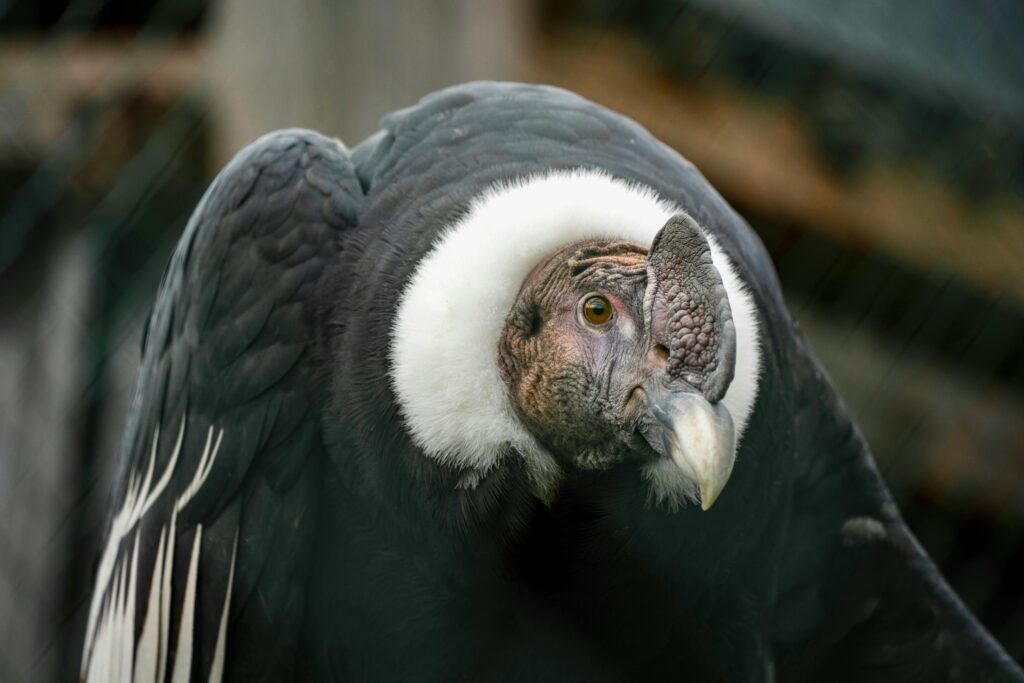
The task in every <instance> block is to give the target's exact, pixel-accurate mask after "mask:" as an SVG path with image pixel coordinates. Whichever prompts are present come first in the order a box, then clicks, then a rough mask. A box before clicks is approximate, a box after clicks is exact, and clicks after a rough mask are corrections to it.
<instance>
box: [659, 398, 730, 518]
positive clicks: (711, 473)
mask: <svg viewBox="0 0 1024 683" xmlns="http://www.w3.org/2000/svg"><path fill="white" fill-rule="evenodd" d="M643 391H644V396H645V402H646V406H647V411H648V414H649V416H650V417H651V418H653V419H648V420H645V421H644V423H645V424H644V426H643V427H641V434H642V435H643V437H644V439H645V440H646V441H647V442H648V443H649V444H650V445H651V447H652V448H653V449H654V450H655V451H657V452H658V453H660V454H661V455H662V456H665V457H669V458H672V460H673V462H675V464H676V465H677V466H678V467H679V469H681V470H682V471H683V473H684V474H686V476H687V477H689V478H690V479H691V480H692V481H693V482H694V483H695V484H696V485H697V489H698V490H699V491H700V505H701V508H702V509H704V510H707V509H709V508H710V507H711V506H712V505H714V503H715V501H716V500H717V499H718V495H719V494H720V493H721V492H722V489H723V488H725V484H726V482H728V481H729V475H730V474H732V466H733V463H734V462H735V461H736V432H735V429H734V428H733V424H732V416H731V415H730V414H729V411H728V410H727V409H726V407H725V406H724V405H722V403H721V402H717V401H716V402H715V403H710V402H708V400H707V399H705V398H704V396H703V395H701V393H700V392H699V391H697V390H696V389H694V388H693V387H690V386H689V385H686V386H684V387H681V388H677V389H673V390H669V389H666V388H665V387H664V386H663V384H662V383H661V382H648V383H647V385H646V386H644V387H643Z"/></svg>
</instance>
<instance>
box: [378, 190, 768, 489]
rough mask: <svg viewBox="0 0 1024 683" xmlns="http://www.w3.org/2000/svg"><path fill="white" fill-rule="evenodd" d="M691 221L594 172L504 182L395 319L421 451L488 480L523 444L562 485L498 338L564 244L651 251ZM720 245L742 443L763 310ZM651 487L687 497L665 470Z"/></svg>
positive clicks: (533, 464) (409, 420)
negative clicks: (523, 417)
mask: <svg viewBox="0 0 1024 683" xmlns="http://www.w3.org/2000/svg"><path fill="white" fill-rule="evenodd" d="M679 213H683V211H682V210H681V209H680V208H679V207H677V206H674V205H672V204H670V203H668V202H665V201H663V200H662V199H660V198H659V197H658V195H657V194H656V193H655V192H654V191H653V190H651V189H650V188H647V187H643V186H640V185H636V184H630V183H626V182H623V181H621V180H616V179H614V178H612V177H611V176H609V175H608V174H606V173H603V172H599V171H592V170H576V171H569V172H566V171H559V172H554V173H549V174H546V175H541V176H535V177H530V178H526V179H522V180H519V181H515V182H512V183H507V184H502V185H498V186H496V187H494V188H492V189H490V190H488V191H486V192H484V193H483V194H482V195H480V197H478V198H477V199H476V200H475V201H473V202H472V204H471V205H470V207H469V210H468V211H467V213H466V214H465V216H464V217H463V218H462V219H460V220H459V221H458V222H457V223H455V224H454V225H453V226H451V227H450V228H449V229H448V230H446V231H445V232H444V234H443V235H442V236H441V237H440V238H439V240H438V241H437V243H436V244H435V246H434V248H433V249H432V250H431V251H430V253H428V254H427V255H426V256H425V257H424V258H423V259H422V261H420V264H419V266H418V267H417V269H416V272H415V273H414V275H413V277H412V279H411V281H410V282H409V285H408V286H407V287H406V289H405V291H404V292H403V293H402V297H401V301H400V303H399V308H398V314H397V316H396V318H395V328H394V331H393V332H394V333H393V342H392V346H391V350H390V352H391V361H392V377H391V379H392V383H393V385H394V388H395V392H396V394H397V396H398V401H399V405H400V408H401V412H402V416H403V418H404V419H405V422H406V424H407V426H408V428H409V431H410V432H411V434H412V437H413V440H414V441H415V442H416V444H417V445H419V446H420V447H421V448H422V449H423V450H424V451H425V452H426V454H427V455H428V456H430V457H432V458H434V459H436V460H438V461H440V462H443V463H448V464H452V465H456V466H460V467H466V468H471V469H475V470H477V471H480V472H486V471H487V470H488V469H490V468H491V467H492V466H493V465H494V464H495V461H496V459H497V458H498V457H499V455H500V454H501V453H502V452H504V450H505V447H507V446H512V447H514V448H515V449H516V450H517V451H518V452H519V453H521V454H522V455H523V457H525V458H526V459H527V462H528V464H529V466H530V468H531V470H532V471H533V472H534V475H535V478H538V479H543V478H546V477H550V476H552V471H553V470H554V469H555V467H556V466H555V465H554V463H553V460H552V459H551V457H550V455H548V454H547V453H545V452H544V450H543V448H542V447H541V446H540V445H539V444H538V443H537V442H536V440H535V439H534V438H533V437H532V436H531V435H530V434H529V433H528V432H527V431H526V429H525V428H524V427H523V425H522V424H521V422H520V421H519V419H518V418H517V417H516V415H515V413H514V411H513V409H512V405H511V402H510V401H509V398H508V394H507V390H506V387H505V383H504V382H503V381H502V379H501V375H500V374H499V370H498V364H497V353H498V351H497V350H498V341H499V339H500V336H501V331H502V329H503V327H504V324H505V317H506V315H507V314H508V312H509V310H511V308H512V304H513V303H514V301H515V297H516V295H517V293H518V292H519V288H520V286H521V285H522V283H523V280H525V278H526V276H527V275H528V274H529V272H530V270H531V269H532V268H533V267H534V266H535V265H536V264H537V263H539V262H540V261H541V259H543V258H544V257H545V256H548V255H549V254H552V253H553V252H555V251H556V250H557V249H559V248H560V247H562V246H564V245H567V244H571V243H573V242H578V241H582V240H585V239H622V240H627V241H630V242H634V243H637V244H642V245H644V246H650V244H651V242H652V241H653V239H654V237H655V235H657V233H658V231H659V230H660V229H661V228H662V227H663V226H664V225H665V222H666V221H667V220H668V219H669V218H670V217H671V216H673V215H676V214H679ZM709 237H710V236H709ZM709 242H710V244H711V253H712V258H713V260H714V263H715V266H716V267H717V268H718V270H719V272H720V273H721V276H722V281H723V283H724V285H725V288H726V291H727V292H728V295H729V303H730V305H731V307H732V315H733V320H734V323H735V325H736V335H737V349H736V353H737V363H736V378H735V379H734V380H733V382H732V384H731V385H730V387H729V390H728V392H727V393H726V396H725V399H724V402H725V405H726V407H727V408H729V411H730V413H732V417H733V422H734V424H735V426H736V434H737V440H738V439H739V437H740V436H741V435H742V433H743V429H744V427H745V426H746V423H747V420H748V419H749V416H750V411H751V409H752V407H753V404H754V398H755V397H756V395H757V385H758V375H759V372H760V346H759V343H758V329H757V315H756V308H755V305H754V302H753V298H752V297H751V296H750V293H749V292H748V291H747V290H746V288H745V287H744V285H743V281H742V280H741V279H740V277H739V276H738V275H737V273H736V271H735V269H734V268H733V266H732V264H731V263H729V260H728V258H727V257H726V256H725V255H724V253H723V252H722V250H721V248H720V247H719V246H718V244H717V242H715V241H714V240H713V239H709ZM538 473H540V474H538ZM650 479H651V480H652V482H657V485H658V487H659V489H661V490H660V491H659V493H658V495H657V496H656V497H659V498H660V497H662V496H663V495H667V494H666V491H667V490H668V489H672V488H676V487H675V486H674V485H671V484H670V482H671V481H675V480H676V479H677V478H672V477H666V476H665V474H664V473H662V474H661V475H656V473H651V477H650ZM683 495H684V497H685V493H683Z"/></svg>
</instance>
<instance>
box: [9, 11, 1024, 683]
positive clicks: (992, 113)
mask: <svg viewBox="0 0 1024 683" xmlns="http://www.w3.org/2000/svg"><path fill="white" fill-rule="evenodd" d="M291 4H292V3H282V2H277V1H276V0H223V1H222V2H217V3H205V2H200V1H199V0H178V1H175V0H163V1H142V2H139V1H128V0H123V1H122V0H115V1H111V2H104V1H102V0H78V1H72V2H67V1H63V0H62V1H57V0H47V1H43V2H40V1H39V0H35V1H32V0H0V681H3V682H6V681H12V682H15V683H20V682H21V681H45V680H71V679H74V678H75V677H76V675H77V667H78V656H79V655H78V650H79V648H80V644H81V639H82V631H83V622H84V618H85V616H86V614H85V613H86V610H87V607H88V602H87V598H88V591H89V580H90V575H91V568H92V563H93V560H94V557H95V554H96V547H97V544H98V542H99V539H100V535H101V533H102V526H103V522H104V515H105V513H106V506H107V503H108V497H109V490H110V485H111V476H112V471H113V467H114V463H115V460H116V455H117V452H118V445H119V441H120V434H121V430H122V428H123V422H124V417H125V413H126V411H127V410H128V406H129V404H130V401H131V396H132V391H133V383H134V374H135V371H136V370H135V369H136V367H137V362H138V345H139V335H140V331H141V325H142V321H143V319H144V316H145V314H146V312H147V310H148V307H149V305H150V302H151V300H152V298H153V295H154V291H155V287H156V284H157V281H158V279H159V276H160V273H161V271H162V268H163V265H164V263H165V261H166V259H167V257H168V255H169V253H170V250H171V249H172V248H173V245H174V243H175V241H176V239H177V236H178V235H179V234H180V232H181V230H182V228H183V227H184V224H185V221H186V220H187V217H188V216H189V214H190V213H191V211H192V208H193V207H194V205H195V203H196V201H197V200H198V198H199V196H200V194H201V193H202V191H203V190H204V188H205V186H206V185H207V184H208V183H209V181H210V179H211V178H212V176H213V174H214V173H216V171H217V169H219V168H220V167H221V166H222V165H223V164H224V163H225V162H226V161H227V160H228V159H229V158H230V157H231V155H232V154H234V152H235V151H237V150H238V149H239V148H240V147H241V146H242V145H244V144H246V143H247V142H249V141H251V140H252V139H254V138H256V137H257V136H259V135H260V134H262V133H264V132H267V131H269V130H272V129H274V128H279V127H284V126H295V125H301V126H308V127H313V128H316V129H319V130H320V131H322V132H324V133H326V134H329V135H336V136H339V137H341V138H342V139H344V140H345V141H346V142H348V143H350V144H354V143H356V142H358V140H360V139H361V138H362V137H364V136H365V135H368V134H370V133H371V132H373V131H374V130H375V129H376V125H377V120H378V119H379V117H380V116H381V115H383V114H384V113H386V112H388V111H390V110H392V109H396V108H399V107H402V106H406V105H408V104H411V103H413V102H415V101H416V100H417V99H418V98H419V97H420V96H422V95H423V94H426V93H427V92H430V91H431V90H434V89H436V88H439V87H443V86H445V85H450V84H452V83H456V82H460V81H464V80H470V79H478V78H495V79H510V80H526V81H536V82H546V83H552V84H555V85H561V86H564V87H567V88H570V89H572V90H575V91H577V92H579V93H581V94H582V95H584V96H586V97H589V98H591V99H593V100H595V101H597V102H600V103H602V104H604V105H606V106H609V107H611V108H613V109H616V110H619V111H621V112H623V113H625V114H627V115H629V116H631V117H633V118H635V119H636V120H638V121H639V122H641V123H642V124H643V125H645V126H647V127H648V128H650V129H651V131H652V132H653V133H654V134H655V135H657V136H658V137H660V138H661V139H663V140H664V141H665V142H667V143H668V144H670V145H672V146H673V147H675V148H676V149H678V150H679V151H680V152H681V153H682V154H684V155H685V156H687V157H688V158H690V159H691V160H692V161H693V162H694V163H696V164H697V166H698V167H699V168H700V169H701V170H702V171H703V172H704V174H705V175H707V176H708V178H709V179H710V180H711V182H712V183H713V184H714V185H715V186H716V187H718V189H719V190H720V191H721V192H722V193H723V194H724V195H725V196H726V198H727V199H728V200H729V201H730V202H731V203H732V204H733V205H734V206H736V207H737V208H738V209H739V210H740V211H741V212H742V213H743V214H744V215H745V216H746V217H747V219H748V220H749V221H750V222H751V224H752V225H753V227H754V228H755V230H757V231H758V233H759V234H760V235H761V238H762V239H763V240H764V242H765V244H766V245H767V247H768V249H769V250H770V252H771V254H772V256H773V258H774V259H775V263H776V266H777V268H778V271H779V275H780V278H781V280H782V283H783V287H784V288H785V293H786V296H787V299H788V301H789V304H790V308H791V310H792V311H793V314H794V316H795V317H796V318H797V320H798V321H799V322H800V324H801V326H802V327H803V328H804V330H805V331H806V333H807V334H808V336H809V337H810V339H811V340H812V342H813V343H814V345H815V347H816V349H817V351H818V353H819V354H820V356H821V357H822V359H823V360H824V362H825V364H826V366H827V367H828V368H829V371H830V372H831V373H832V375H833V377H834V379H835V382H836V384H837V385H838V386H839V388H840V391H841V393H842V394H843V396H844V397H845V399H846V401H847V404H848V406H849V408H850V410H851V411H852V413H853V414H854V416H855V418H856V420H857V422H858V424H859V425H860V427H861V428H862V430H863V431H864V432H865V434H866V436H867V438H868V441H869V442H870V443H871V445H872V448H873V449H874V453H875V455H876V457H877V459H878V461H879V465H880V467H881V469H882V470H883V472H884V474H885V477H886V479H887V481H888V482H889V485H890V487H891V488H892V489H893V492H894V493H895V495H896V496H897V498H898V500H899V501H900V503H901V506H902V509H903V511H904V513H905V515H906V517H907V520H908V522H909V523H910V525H911V527H912V528H913V529H914V531H915V532H916V533H917V534H918V536H919V537H920V539H921V541H922V543H923V544H924V545H925V547H926V548H927V549H928V551H929V552H930V553H931V554H932V556H933V557H934V558H935V559H936V561H937V562H938V563H939V565H940V566H941V568H942V570H943V572H944V573H945V574H946V576H947V577H948V578H949V580H950V581H951V583H952V584H953V585H954V587H955V588H956V589H957V591H958V592H959V593H960V594H961V595H962V596H963V598H964V600H965V601H966V603H967V604H968V605H969V606H970V607H971V609H973V610H974V611H975V612H976V613H977V614H978V615H979V616H980V618H981V619H982V621H983V622H984V623H985V624H986V626H988V628H989V629H991V630H992V632H993V633H994V634H995V635H996V637H997V638H998V639H999V640H1001V641H1002V642H1003V644H1004V645H1005V646H1006V647H1007V649H1008V650H1009V651H1010V653H1011V655H1013V656H1014V657H1016V658H1017V659H1018V661H1020V660H1022V659H1024V578H1022V577H1024V360H1022V357H1024V265H1022V264H1024V4H1022V3H1021V2H1019V1H1016V0H960V1H957V0H941V1H940V0H936V1H935V2H911V3H882V2H878V3H874V2H872V3H864V2H855V1H853V0H850V1H847V2H839V1H834V0H833V1H819V0H717V1H712V0H632V1H626V2H623V1H615V0H557V1H551V2H540V1H536V0H534V1H530V0H436V1H433V2H423V1H420V0H348V1H345V2H331V1H329V0H309V1H307V2H304V3H302V4H301V7H292V6H291Z"/></svg>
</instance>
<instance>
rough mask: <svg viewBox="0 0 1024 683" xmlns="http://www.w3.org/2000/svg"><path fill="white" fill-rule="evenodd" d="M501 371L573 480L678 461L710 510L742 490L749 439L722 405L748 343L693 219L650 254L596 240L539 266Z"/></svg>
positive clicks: (530, 423) (514, 320) (511, 322)
mask: <svg viewBox="0 0 1024 683" xmlns="http://www.w3.org/2000/svg"><path fill="white" fill-rule="evenodd" d="M593 297H601V299H600V301H601V303H602V305H601V306H599V307H598V310H599V311H600V313H601V315H599V316H597V317H596V319H595V317H594V316H592V315H588V313H593V312H594V311H593V310H591V309H590V307H588V305H587V303H588V301H591V300H593ZM608 308H610V309H611V311H612V315H611V316H610V317H608V316H606V315H605V314H606V313H607V309H608ZM498 362H499V366H500V367H501V371H502V375H503V378H504V380H505V382H506V384H507V385H508V388H509V394H510V397H511V399H512V404H513V406H515V410H516V411H517V412H518V413H519V417H520V419H522V420H523V423H524V425H525V426H526V428H527V429H528V430H530V432H531V433H532V434H533V435H534V436H535V437H536V438H537V439H538V440H539V441H540V442H541V444H542V445H543V446H544V447H545V448H546V449H547V450H548V451H549V452H551V454H552V455H553V456H554V457H555V458H556V459H557V460H558V461H559V462H560V463H561V464H562V466H563V467H578V468H582V469H599V468H607V467H610V466H611V465H613V464H615V463H616V462H620V461H628V460H633V461H637V462H651V461H652V460H653V459H655V458H658V457H661V458H667V459H669V460H671V461H672V462H674V463H675V465H677V466H678V467H679V469H680V471H681V472H682V473H683V475H684V477H685V480H686V481H688V482H690V483H691V484H692V488H693V491H694V493H693V496H692V497H694V498H696V497H697V496H699V498H700V503H701V507H702V508H703V509H705V510H707V509H708V508H710V507H711V506H712V505H713V504H714V502H715V500H716V499H717V498H718V496H719V494H720V493H721V491H722V488H723V487H724V486H725V484H726V482H727V481H728V480H729V476H730V474H731V473H732V467H733V463H734V462H735V460H736V436H735V430H734V426H733V421H732V416H731V415H730V413H729V411H728V409H727V408H726V407H725V405H724V403H723V401H722V399H723V398H724V397H725V394H726V391H727V390H728V388H729V384H730V382H731V381H732V378H733V373H734V372H735V366H736V329H735V325H734V323H733V320H732V312H731V310H730V307H729V297H728V293H727V292H726V289H725V286H724V284H723V283H722V279H721V277H720V274H719V272H718V270H717V269H716V267H715V265H714V259H713V256H712V253H711V246H710V243H709V242H708V241H707V239H706V237H705V236H704V234H703V232H702V231H701V229H700V227H699V226H698V225H697V224H696V223H695V222H694V221H693V219H691V218H690V217H689V216H686V215H684V214H680V215H677V216H673V217H672V218H670V219H669V220H668V222H667V223H666V224H665V226H664V227H663V228H662V229H661V230H660V231H659V232H658V234H657V236H655V238H654V241H653V243H652V244H651V249H650V251H649V252H648V250H646V249H644V248H643V247H640V246H637V245H635V244H630V243H627V242H619V241H610V240H595V241H589V242H582V243H579V244H574V245H571V246H568V247H565V248H563V249H562V250H560V251H558V252H557V253H555V254H553V255H551V256H550V257H549V258H548V259H546V260H545V261H544V262H542V263H541V264H539V265H538V266H537V267H536V268H534V271H533V272H532V273H530V275H528V276H527V278H526V280H525V282H524V283H523V285H522V288H521V290H520V292H519V295H518V297H517V299H516V302H515V304H514V305H513V306H512V310H511V311H510V313H509V315H508V317H507V319H506V321H505V328H504V330H503V332H502V336H501V341H500V343H499V348H498ZM687 495H689V494H687Z"/></svg>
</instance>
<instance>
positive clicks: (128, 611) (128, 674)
mask: <svg viewBox="0 0 1024 683" xmlns="http://www.w3.org/2000/svg"><path fill="white" fill-rule="evenodd" d="M213 433H214V429H213V427H210V428H209V430H208V431H207V435H206V444H205V446H204V448H203V452H202V454H201V455H200V458H199V463H198V466H197V467H196V471H195V473H194V474H193V476H192V479H191V481H190V482H189V484H188V486H186V487H185V490H184V491H182V493H181V494H180V495H179V496H178V497H177V498H175V499H174V501H173V503H172V504H171V505H170V519H169V520H168V521H167V523H165V524H164V525H163V526H162V528H161V529H160V541H159V545H158V547H157V552H156V556H155V558H154V559H153V572H152V576H151V578H150V584H149V589H148V592H147V595H146V611H145V616H144V617H143V626H142V630H141V633H140V635H139V639H138V641H137V642H136V640H135V612H136V600H137V599H138V596H137V595H136V592H137V591H138V590H139V589H140V586H139V585H138V577H139V547H140V534H141V528H140V523H141V522H142V519H143V518H144V517H145V516H146V514H147V513H149V512H150V510H151V508H152V507H153V505H154V504H155V503H156V501H157V500H158V499H159V498H160V496H161V495H162V494H163V493H164V492H165V490H166V489H167V486H168V484H169V483H170V481H171V477H172V475H173V472H174V468H175V466H176V465H177V462H178V458H179V455H180V453H181V448H182V445H183V443H184V435H185V421H184V420H182V423H181V427H180V428H179V430H178V436H177V439H176V442H175V445H174V448H173V450H172V452H171V454H170V457H169V459H168V462H167V465H166V466H165V468H164V470H163V472H162V473H161V475H160V477H159V479H158V480H157V481H156V482H155V483H154V482H153V477H154V473H155V463H156V456H157V444H158V443H159V440H160V430H159V427H157V429H156V430H155V434H154V436H153V444H152V448H151V451H150V455H149V463H148V465H147V467H146V472H145V474H144V475H140V473H139V472H136V471H131V472H129V474H128V485H127V486H126V489H125V497H124V501H123V503H122V505H121V507H120V509H119V510H118V511H117V513H116V514H115V515H114V518H113V520H112V522H111V529H110V534H109V537H108V540H107V545H106V547H105V548H104V551H103V555H102V557H101V559H100V565H99V569H98V572H97V582H96V587H95V589H94V593H93V597H92V603H91V605H90V610H89V621H88V623H87V627H86V629H87V630H86V640H85V647H84V649H83V654H82V677H83V679H84V680H87V681H103V682H106V681H129V680H134V681H136V682H142V681H145V682H146V683H150V682H155V681H163V680H164V677H165V675H166V673H167V667H168V661H169V659H170V658H171V653H170V651H169V649H170V647H169V640H170V615H171V585H172V573H173V569H174V546H175V540H176V539H177V518H178V513H179V512H181V510H183V509H184V508H185V507H186V506H187V505H188V504H189V503H190V502H191V501H192V500H193V499H194V497H195V496H196V494H198V493H199V491H200V489H201V488H202V487H203V485H204V484H205V483H206V480H207V478H208V477H209V475H210V472H211V471H212V470H213V466H214V463H215V462H216V459H217V454H218V453H219V452H220V446H221V443H222V441H223V438H224V430H223V429H221V430H219V431H218V432H217V438H216V441H214V439H213ZM132 533H134V535H135V539H134V543H133V547H132V549H131V552H130V554H127V553H122V544H123V541H124V540H125V539H126V538H127V537H128V535H129V534H132ZM201 539H202V525H198V526H197V527H196V532H195V540H194V542H193V548H192V555H191V557H190V560H189V571H188V575H187V577H186V587H185V595H184V598H183V604H182V605H181V609H180V613H181V619H180V621H179V622H178V643H177V649H176V651H175V653H174V668H173V672H172V680H175V681H179V680H188V679H189V677H190V676H191V664H192V650H193V647H192V646H193V641H194V633H195V609H196V607H195V601H196V582H197V577H198V571H199V561H200V555H201ZM235 545H236V548H237V536H236V541H235ZM234 557H235V555H234V551H233V552H232V561H231V568H230V571H229V576H228V579H227V581H228V592H227V596H226V597H225V604H224V608H223V615H222V617H221V624H220V629H219V631H218V641H217V646H216V647H217V652H218V653H219V655H220V660H219V664H218V662H217V661H216V656H215V662H214V666H215V667H219V668H218V669H217V670H218V671H220V672H223V667H224V664H223V657H224V643H223V641H225V640H226V632H227V619H226V615H227V610H228V603H229V602H230V597H231V584H232V582H233V577H234ZM219 677H220V674H218V675H217V678H216V679H214V678H213V670H211V680H219Z"/></svg>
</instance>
